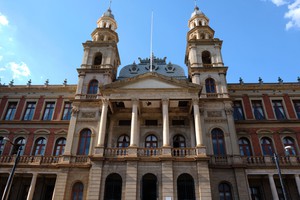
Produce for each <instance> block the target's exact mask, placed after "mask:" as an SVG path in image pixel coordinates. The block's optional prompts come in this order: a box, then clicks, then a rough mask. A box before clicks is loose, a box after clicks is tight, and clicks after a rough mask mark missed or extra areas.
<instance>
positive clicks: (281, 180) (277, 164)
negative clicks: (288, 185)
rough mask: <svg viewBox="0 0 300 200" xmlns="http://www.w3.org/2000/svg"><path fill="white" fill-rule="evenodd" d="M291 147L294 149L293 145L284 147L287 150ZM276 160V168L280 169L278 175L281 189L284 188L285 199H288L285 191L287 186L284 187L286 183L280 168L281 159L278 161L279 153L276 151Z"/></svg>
mask: <svg viewBox="0 0 300 200" xmlns="http://www.w3.org/2000/svg"><path fill="white" fill-rule="evenodd" d="M289 149H292V147H291V146H285V147H284V150H285V151H288V150H289ZM274 160H275V164H276V168H277V170H278V176H279V180H280V185H281V189H282V193H283V198H284V200H288V198H287V195H286V191H285V187H284V183H283V179H282V175H281V169H280V165H279V161H278V155H277V154H276V153H274Z"/></svg>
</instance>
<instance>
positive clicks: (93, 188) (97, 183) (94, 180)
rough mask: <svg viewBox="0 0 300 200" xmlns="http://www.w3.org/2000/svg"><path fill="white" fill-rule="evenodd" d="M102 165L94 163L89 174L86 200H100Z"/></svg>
mask: <svg viewBox="0 0 300 200" xmlns="http://www.w3.org/2000/svg"><path fill="white" fill-rule="evenodd" d="M102 171H103V163H102V161H100V162H97V161H94V163H93V165H92V167H91V169H90V174H89V187H88V189H87V199H89V200H98V199H100V196H99V195H100V188H101V180H102Z"/></svg>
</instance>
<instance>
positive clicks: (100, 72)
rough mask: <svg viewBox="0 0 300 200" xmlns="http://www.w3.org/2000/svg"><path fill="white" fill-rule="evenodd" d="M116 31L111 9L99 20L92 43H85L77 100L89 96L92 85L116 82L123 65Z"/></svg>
mask: <svg viewBox="0 0 300 200" xmlns="http://www.w3.org/2000/svg"><path fill="white" fill-rule="evenodd" d="M116 29H117V22H116V20H115V17H114V15H113V14H112V11H111V9H110V7H109V8H108V9H107V11H105V12H104V13H103V15H102V16H101V17H100V18H99V19H98V21H97V27H96V28H95V30H94V31H93V32H92V34H91V36H92V41H90V40H88V41H86V42H85V43H83V48H84V54H83V59H82V64H81V67H80V68H79V69H77V71H78V73H79V84H78V86H77V92H76V98H84V97H85V95H87V94H88V91H89V90H88V88H89V85H92V84H91V83H94V82H95V83H97V84H99V85H105V84H109V83H111V82H113V81H115V80H116V77H117V71H118V67H119V65H120V64H121V61H120V56H119V51H118V42H119V37H118V33H117V32H116ZM98 93H99V91H98Z"/></svg>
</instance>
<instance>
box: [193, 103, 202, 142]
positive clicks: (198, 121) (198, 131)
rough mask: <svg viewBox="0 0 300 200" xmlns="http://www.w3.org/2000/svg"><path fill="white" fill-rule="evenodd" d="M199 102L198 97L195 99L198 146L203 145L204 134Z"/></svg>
mask: <svg viewBox="0 0 300 200" xmlns="http://www.w3.org/2000/svg"><path fill="white" fill-rule="evenodd" d="M198 103H199V100H198V99H193V107H194V120H195V134H196V143H197V147H201V146H203V135H202V126H201V119H200V111H199V105H198Z"/></svg>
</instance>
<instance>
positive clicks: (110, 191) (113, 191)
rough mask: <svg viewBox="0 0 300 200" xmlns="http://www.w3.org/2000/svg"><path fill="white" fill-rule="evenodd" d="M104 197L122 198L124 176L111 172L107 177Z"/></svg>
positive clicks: (119, 199)
mask: <svg viewBox="0 0 300 200" xmlns="http://www.w3.org/2000/svg"><path fill="white" fill-rule="evenodd" d="M104 199H113V200H121V199H122V177H121V176H120V175H119V174H116V173H114V174H110V175H109V176H108V177H107V178H106V180H105V192H104Z"/></svg>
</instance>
